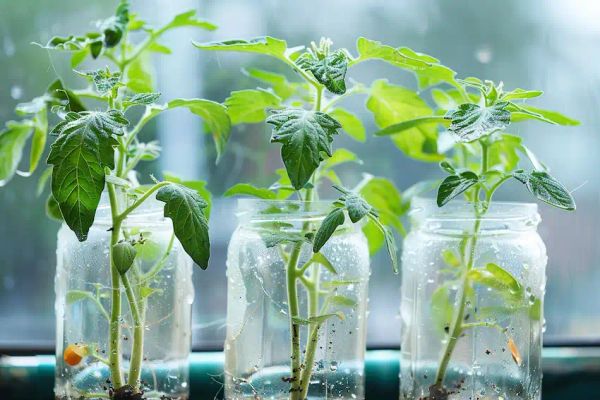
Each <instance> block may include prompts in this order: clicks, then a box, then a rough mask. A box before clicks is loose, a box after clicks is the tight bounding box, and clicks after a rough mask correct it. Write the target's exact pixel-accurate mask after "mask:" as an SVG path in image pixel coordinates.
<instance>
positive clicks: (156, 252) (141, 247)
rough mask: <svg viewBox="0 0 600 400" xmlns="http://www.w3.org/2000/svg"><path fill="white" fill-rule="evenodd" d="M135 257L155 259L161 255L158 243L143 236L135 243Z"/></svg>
mask: <svg viewBox="0 0 600 400" xmlns="http://www.w3.org/2000/svg"><path fill="white" fill-rule="evenodd" d="M135 250H136V251H137V257H138V258H139V259H140V260H142V261H156V260H158V259H159V257H160V256H161V247H160V244H159V243H157V242H155V241H154V240H151V239H148V238H147V237H145V236H144V240H143V241H141V242H138V243H136V245H135Z"/></svg>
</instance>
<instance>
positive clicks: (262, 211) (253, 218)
mask: <svg viewBox="0 0 600 400" xmlns="http://www.w3.org/2000/svg"><path fill="white" fill-rule="evenodd" d="M332 203H333V200H317V201H301V200H277V199H273V200H271V199H239V200H238V201H237V211H236V216H237V217H238V219H239V220H240V221H249V222H268V221H281V220H286V221H309V222H310V221H313V220H314V221H320V220H322V219H323V218H325V216H327V214H329V212H330V211H331V209H332V207H333V206H332Z"/></svg>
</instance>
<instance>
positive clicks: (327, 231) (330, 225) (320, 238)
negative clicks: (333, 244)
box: [313, 208, 346, 253]
mask: <svg viewBox="0 0 600 400" xmlns="http://www.w3.org/2000/svg"><path fill="white" fill-rule="evenodd" d="M345 220H346V216H345V215H344V210H343V209H342V208H335V209H334V210H332V211H331V212H330V213H329V214H328V215H327V216H326V217H325V219H324V220H323V222H321V226H320V227H319V230H318V231H317V233H316V235H315V239H314V243H313V252H315V253H318V252H319V251H320V250H321V248H322V247H323V246H324V245H325V243H327V241H328V240H329V238H330V237H331V235H333V232H335V230H336V229H337V227H338V226H340V225H343V224H344V222H345Z"/></svg>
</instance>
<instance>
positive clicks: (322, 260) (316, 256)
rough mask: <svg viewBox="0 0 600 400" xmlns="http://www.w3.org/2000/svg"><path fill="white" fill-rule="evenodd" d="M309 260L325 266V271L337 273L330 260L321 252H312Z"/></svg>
mask: <svg viewBox="0 0 600 400" xmlns="http://www.w3.org/2000/svg"><path fill="white" fill-rule="evenodd" d="M310 260H311V262H313V263H316V264H319V265H322V266H323V267H325V269H326V270H327V271H329V272H330V273H332V274H333V275H337V271H336V269H335V267H334V266H333V264H332V263H331V261H329V259H328V258H327V257H325V256H324V255H323V254H322V253H313V255H312V257H311V259H310Z"/></svg>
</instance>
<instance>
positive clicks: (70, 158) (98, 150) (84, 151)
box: [48, 110, 128, 241]
mask: <svg viewBox="0 0 600 400" xmlns="http://www.w3.org/2000/svg"><path fill="white" fill-rule="evenodd" d="M127 124H128V121H127V119H125V117H124V116H123V114H122V113H121V112H119V111H117V110H110V111H107V112H98V111H83V112H81V113H74V112H71V113H68V114H67V116H66V119H65V120H64V121H62V122H61V123H59V124H58V125H57V126H56V127H55V128H54V130H53V132H55V133H58V134H59V137H58V139H57V140H56V141H55V142H54V143H53V144H52V146H51V148H50V154H49V156H48V163H49V164H52V165H53V166H54V168H53V170H52V195H53V196H54V199H56V201H57V202H58V204H59V207H60V210H61V213H62V215H63V217H64V219H65V222H66V223H67V225H68V226H69V228H71V230H73V231H74V232H75V234H76V235H77V238H78V239H79V240H80V241H84V240H86V238H87V233H88V231H89V229H90V227H91V226H92V223H93V222H94V216H95V214H96V209H97V207H98V203H99V202H100V195H101V194H102V191H103V190H104V180H105V177H104V167H108V168H111V169H112V168H114V162H115V161H114V146H116V145H117V141H116V140H115V139H114V137H113V136H112V135H121V134H123V127H125V126H126V125H127Z"/></svg>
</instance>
